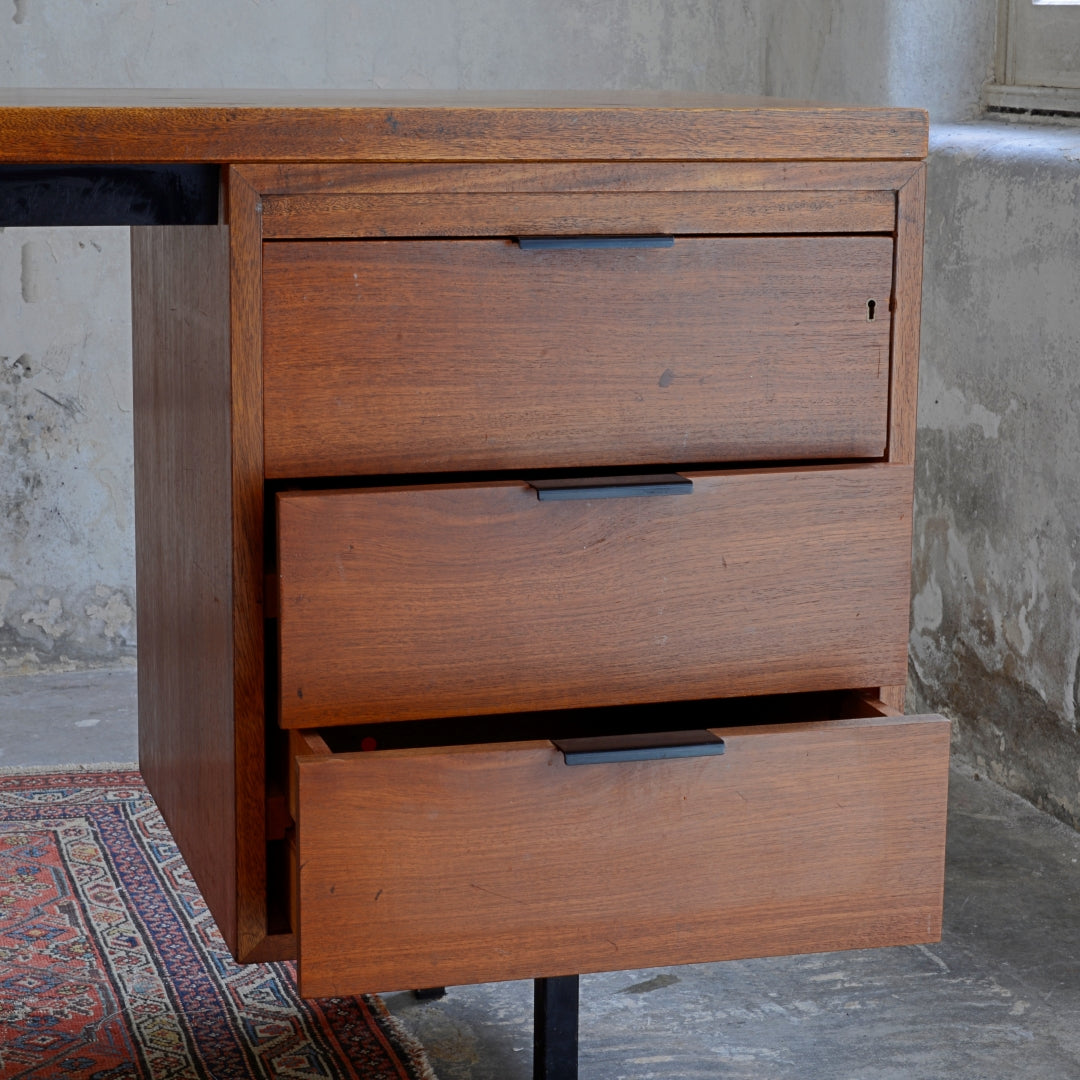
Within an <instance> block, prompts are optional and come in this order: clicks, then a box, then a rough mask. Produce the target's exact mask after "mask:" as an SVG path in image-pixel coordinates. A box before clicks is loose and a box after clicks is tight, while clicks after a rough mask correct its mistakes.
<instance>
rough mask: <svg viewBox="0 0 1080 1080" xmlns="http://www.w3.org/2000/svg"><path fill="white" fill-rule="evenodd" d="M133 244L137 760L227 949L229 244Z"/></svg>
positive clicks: (213, 229) (230, 932) (204, 235)
mask: <svg viewBox="0 0 1080 1080" xmlns="http://www.w3.org/2000/svg"><path fill="white" fill-rule="evenodd" d="M131 246H132V322H133V334H134V399H135V530H136V575H137V577H136V583H137V588H138V632H139V760H140V766H141V768H142V772H143V774H144V776H145V777H146V781H147V784H148V785H149V787H150V790H151V792H152V793H153V795H154V798H155V799H156V801H157V803H158V806H159V807H160V809H161V812H162V814H163V815H164V817H165V821H166V823H167V824H168V826H169V828H170V829H171V830H172V833H173V836H174V838H175V839H176V842H177V844H178V845H179V847H180V850H181V852H182V853H183V856H184V858H185V860H186V861H187V864H188V866H189V868H190V869H191V872H192V875H193V876H194V878H195V881H196V882H197V884H198V886H199V888H200V889H201V890H202V893H203V895H204V897H205V898H206V902H207V904H208V905H209V907H210V910H211V912H212V913H213V915H214V918H215V919H216V921H217V924H218V926H219V927H220V928H221V931H222V933H223V935H224V936H225V939H226V941H227V943H228V945H229V947H230V949H232V950H233V951H234V952H235V951H236V948H237V888H236V878H237V872H236V862H237V839H236V781H235V763H234V740H233V666H234V665H233V617H232V611H233V597H232V594H233V588H232V505H231V500H232V494H231V492H232V485H231V472H230V423H229V410H230V360H229V288H228V269H229V263H228V234H227V231H226V229H225V228H224V227H220V226H183V227H153V228H136V229H133V230H132V245H131Z"/></svg>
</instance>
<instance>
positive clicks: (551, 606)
mask: <svg viewBox="0 0 1080 1080" xmlns="http://www.w3.org/2000/svg"><path fill="white" fill-rule="evenodd" d="M687 475H690V476H691V477H692V478H693V484H694V486H693V492H692V493H691V494H683V495H665V496H654V497H647V498H600V499H582V500H570V501H565V502H562V501H555V502H547V501H543V502H542V501H539V500H538V499H537V494H536V492H535V491H534V490H533V489H532V488H530V487H529V486H528V485H527V484H526V483H524V482H501V483H492V484H481V485H475V486H470V485H444V486H430V487H401V488H373V489H368V490H358V491H351V492H292V493H286V494H282V495H279V497H278V536H279V539H278V557H279V590H280V623H279V631H280V642H281V644H280V650H281V655H280V679H281V708H280V716H281V722H282V724H283V725H284V726H286V727H317V726H322V725H333V724H355V723H364V722H382V721H389V720H409V719H419V718H424V717H441V716H458V715H480V714H490V713H501V712H515V711H525V710H537V709H557V708H571V707H587V706H591V705H603V704H624V703H630V702H646V701H665V700H672V699H692V698H698V697H717V696H735V695H748V694H761V693H788V692H797V691H804V690H828V689H838V688H844V687H853V686H880V685H890V684H895V683H901V682H903V681H904V678H905V676H906V670H907V628H908V578H909V559H910V546H911V531H910V530H911V498H912V470H911V469H910V468H909V467H907V466H893V465H854V466H840V467H834V468H826V467H810V468H803V469H777V470H748V471H733V472H730V473H713V474H687Z"/></svg>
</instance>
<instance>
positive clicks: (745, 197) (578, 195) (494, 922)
mask: <svg viewBox="0 0 1080 1080" xmlns="http://www.w3.org/2000/svg"><path fill="white" fill-rule="evenodd" d="M279 121H280V123H282V124H285V125H286V126H288V125H289V124H292V125H293V129H294V130H295V136H296V137H295V139H294V140H292V141H291V142H290V143H289V144H288V148H287V147H286V143H285V142H284V141H278V142H275V143H274V145H277V146H278V147H279V148H280V149H279V152H278V153H276V154H275V153H269V152H268V151H267V150H266V148H265V146H264V145H263V143H258V145H255V144H254V143H253V144H252V148H251V150H250V152H249V153H247V154H243V155H237V156H232V157H229V158H227V159H223V160H225V162H226V165H227V167H226V168H225V169H224V170H223V193H224V198H223V211H222V220H221V222H220V223H219V224H218V225H217V226H205V227H202V226H199V227H188V226H185V227H182V228H173V227H164V228H158V227H155V228H146V229H136V230H133V239H132V251H133V295H134V302H133V321H134V328H135V398H136V461H137V467H136V493H137V511H136V516H137V552H138V554H137V561H138V565H137V572H138V586H139V601H140V602H139V642H140V687H139V692H140V740H141V747H140V753H141V758H142V764H143V770H144V773H145V775H146V776H147V780H148V782H149V784H150V786H151V790H152V791H153V792H154V795H155V797H156V798H157V800H158V802H159V805H160V806H161V808H162V811H163V813H164V815H165V818H166V820H167V821H168V823H169V825H170V827H171V829H172V830H173V833H174V835H175V836H176V839H177V842H178V844H179V846H180V848H181V850H182V851H183V853H184V855H185V858H186V859H187V861H188V863H189V865H190V867H191V870H192V873H193V875H194V877H195V879H196V881H197V882H198V884H199V886H200V888H201V889H202V891H203V893H204V895H205V897H206V900H207V903H208V905H209V907H210V909H211V911H212V912H213V913H214V916H215V918H216V920H217V921H218V924H219V926H220V927H221V929H222V932H223V934H224V936H225V939H226V941H227V942H228V944H229V947H230V949H231V950H232V951H233V953H234V954H235V955H236V956H237V957H238V958H240V959H241V960H265V959H276V958H296V959H298V961H299V969H300V973H301V976H300V977H301V981H302V987H303V991H304V992H305V993H309V994H324V993H334V994H337V993H352V992H357V991H368V990H373V991H379V990H392V989H400V988H407V987H409V986H411V985H419V984H429V983H436V982H443V981H446V982H453V981H459V980H488V979H502V978H522V977H527V976H539V975H545V974H557V973H565V972H567V971H571V970H575V971H577V970H581V971H584V970H599V969H602V968H605V967H623V966H626V965H627V964H632V965H641V964H653V963H674V962H689V961H694V960H706V959H722V958H724V957H734V956H751V955H759V954H767V953H778V952H786V951H788V952H789V951H801V950H815V949H833V948H848V947H861V946H866V945H885V944H890V943H897V944H898V943H910V942H915V941H928V940H933V939H934V938H935V936H936V935H937V934H938V932H939V929H940V906H941V882H942V869H943V851H944V834H943V830H944V799H945V790H946V766H947V760H948V738H947V725H946V724H945V723H944V722H943V721H942V720H941V719H940V718H936V717H904V716H903V715H902V712H903V683H904V681H905V671H906V641H907V624H908V606H909V595H908V592H909V585H908V580H909V558H910V554H909V553H910V529H911V498H912V475H913V454H914V421H915V392H916V386H917V356H918V327H919V294H920V273H921V245H922V214H923V175H924V173H923V170H924V165H923V158H924V157H925V153H926V119H925V115H924V114H921V113H919V112H917V111H913V110H904V109H881V110H875V109H851V108H843V107H837V108H829V107H816V106H802V105H784V104H782V103H775V102H762V101H755V102H746V101H739V100H737V99H716V100H704V101H702V100H698V101H695V102H694V103H693V104H692V105H685V104H681V103H680V102H678V101H676V100H671V101H668V100H666V99H664V100H656V101H653V102H652V103H646V102H643V101H641V100H640V99H630V98H627V99H625V100H623V101H621V102H601V103H596V102H594V103H592V104H591V105H589V106H588V108H582V107H577V106H574V105H573V104H572V103H568V102H567V101H565V100H562V99H553V100H552V101H551V102H550V104H548V105H546V106H544V107H539V106H536V105H535V103H533V104H532V105H529V106H528V107H525V106H524V105H522V104H521V103H517V104H512V105H511V106H510V107H506V108H500V107H498V106H496V105H495V104H492V103H487V104H484V103H480V104H477V103H476V102H473V101H471V100H470V103H469V104H468V106H467V107H466V106H464V105H461V104H458V105H455V104H453V103H448V104H447V105H446V106H445V107H444V106H440V105H437V104H435V105H433V104H431V103H430V102H427V103H425V102H420V101H418V102H416V103H413V104H411V105H410V104H405V105H403V106H402V107H401V108H399V109H396V110H394V111H392V112H388V111H387V110H386V109H385V108H376V107H371V108H368V107H363V106H356V107H355V108H344V109H331V110H328V111H326V112H325V113H324V112H321V111H319V110H315V111H314V112H309V111H304V110H300V111H299V112H297V113H296V115H295V116H292V117H291V118H284V119H282V118H279ZM314 123H321V124H324V125H325V138H324V139H323V141H322V142H321V143H320V142H319V140H318V138H317V137H316V135H315V133H313V131H312V130H310V125H311V124H314ZM275 130H276V129H275ZM271 142H274V140H271ZM215 145H217V144H215ZM314 145H319V146H321V147H322V150H321V151H319V152H309V150H310V148H311V147H312V146H314ZM343 146H346V147H347V149H346V150H343V149H342V147H343ZM305 148H307V149H305ZM219 160H221V159H219ZM537 239H542V240H544V241H545V242H546V246H540V247H537V245H536V241H537ZM630 240H632V241H633V245H632V246H628V243H627V242H628V241H630ZM628 474H643V475H645V476H648V477H651V476H653V474H664V475H666V476H672V475H673V476H675V477H677V478H678V477H681V478H682V479H683V481H686V480H689V481H690V484H691V488H690V490H689V491H687V492H684V493H682V494H675V495H656V494H652V495H648V496H641V497H614V498H608V497H606V496H601V495H596V494H595V493H593V494H590V495H589V497H586V498H568V499H565V500H561V499H555V500H552V499H550V498H544V499H541V498H539V497H538V491H537V486H540V487H543V484H542V483H541V481H543V482H544V483H546V484H548V485H549V486H550V485H551V484H556V485H558V484H566V485H567V486H568V487H572V486H573V485H574V484H575V483H576V484H579V485H580V484H581V483H584V482H586V481H588V482H589V483H592V484H593V485H594V486H595V487H596V488H597V489H601V488H605V486H612V487H613V486H618V485H620V484H621V483H622V482H623V480H624V479H625V477H626V476H627V475H628ZM578 494H580V492H578ZM823 700H824V701H826V702H827V703H828V704H827V707H825V708H823V707H822V706H821V705H820V702H821V701H823ZM736 703H738V704H737V705H736ZM755 703H758V705H755ZM642 710H644V711H642ZM763 717H767V719H768V722H767V723H765V722H764V721H763ZM598 718H602V719H598ZM623 723H625V724H627V725H632V726H633V727H634V729H635V730H636V731H637V732H638V733H640V732H641V731H642V730H644V729H645V728H656V729H657V730H658V731H661V732H670V731H676V730H681V729H683V728H685V727H687V726H692V727H695V728H698V727H704V728H707V729H709V730H712V731H714V732H715V733H716V734H717V735H718V736H719V737H720V738H722V739H723V740H724V748H725V753H724V754H722V755H720V756H717V757H713V758H707V759H706V758H703V759H700V760H699V759H691V760H689V761H681V760H680V761H674V762H668V761H647V762H640V763H634V764H632V765H627V764H625V763H620V764H617V765H603V766H595V767H594V766H591V765H589V766H569V765H566V764H565V762H564V761H563V757H562V755H561V753H560V751H559V750H558V749H557V748H556V747H555V744H554V743H553V741H552V740H553V739H554V738H555V737H556V736H558V737H560V738H561V737H565V736H568V735H569V736H574V735H587V734H593V733H595V732H594V728H595V727H596V725H597V724H600V725H601V726H603V727H604V731H605V732H606V733H608V734H613V733H616V730H615V729H617V728H618V726H619V725H620V724H623ZM388 731H393V732H395V734H393V735H388V734H387V732H388ZM365 739H366V740H369V742H370V741H371V740H373V741H374V744H375V745H377V746H378V747H379V749H377V750H376V751H375V752H373V753H365V752H360V751H357V750H356V749H355V748H356V747H358V746H360V745H361V744H363V745H368V744H367V743H365V742H364V740H365ZM601 793H604V794H603V795H601ZM684 796H685V798H684ZM418 802H421V803H423V804H424V805H425V807H426V809H427V810H428V811H429V813H427V815H426V816H424V815H418V814H410V807H415V806H416V805H417V803H418ZM421 818H422V820H421ZM410 820H411V821H412V826H410V824H409V823H410ZM652 821H661V822H665V823H666V824H665V825H664V827H663V829H656V830H654V831H652V832H650V830H649V829H648V828H647V825H648V823H649V822H652ZM575 822H577V823H578V824H576V825H575ZM469 830H480V832H481V833H483V835H484V837H485V839H484V840H483V842H482V843H477V844H473V843H472V842H471V841H467V839H466V833H467V832H468V831H469ZM484 830H487V831H486V832H484ZM560 833H561V834H567V836H568V841H567V842H568V843H569V844H570V849H571V850H572V851H573V852H574V855H573V858H574V860H576V862H575V865H576V866H578V867H579V869H576V870H575V871H574V872H573V873H572V874H570V875H569V876H568V877H567V876H565V875H564V876H563V877H560V874H564V869H563V867H562V866H561V864H560V865H556V863H557V860H558V859H559V855H558V852H557V848H556V846H555V845H554V844H553V842H552V841H551V839H550V838H551V836H552V835H553V834H560ZM478 835H479V834H478ZM586 866H591V867H593V869H591V870H586V869H581V867H586ZM425 874H426V875H427V880H428V882H429V884H430V888H427V887H426V886H425V889H427V891H425V889H420V888H419V886H418V885H417V882H418V881H419V880H420V879H421V878H423V877H424V876H425ZM556 880H560V881H562V880H565V882H566V886H565V890H562V889H561V888H556V887H555V885H554V884H553V882H554V881H556ZM601 880H602V881H603V882H604V890H603V895H602V896H601V895H599V893H598V885H597V882H599V881H601ZM672 880H677V881H679V882H680V888H679V889H678V890H675V891H676V892H677V893H678V894H679V895H678V896H677V897H676V898H674V899H673V897H672V892H673V890H672V889H671V882H672ZM485 883H486V885H485ZM474 886H476V887H474ZM481 886H483V888H481ZM485 888H486V889H487V891H486V892H485V891H484V889H485ZM432 889H434V890H435V894H434V899H432V892H431V890H432ZM522 889H525V890H527V891H529V892H530V896H532V897H533V899H531V900H530V901H529V902H528V903H527V904H525V905H522V904H517V903H511V901H508V900H506V897H507V896H515V895H516V894H517V892H518V891H520V890H522ZM552 890H554V892H553V891H552ZM556 892H558V893H560V896H559V898H558V899H559V901H560V903H561V904H562V909H563V912H564V917H563V918H562V919H561V920H560V919H558V918H556V917H555V907H556V896H555V893H556ZM563 892H565V895H563ZM376 897H378V898H377V899H376ZM425 897H426V898H427V899H426V900H425V899H423V898H425ZM500 897H501V899H500ZM425 909H428V910H427V914H425ZM477 913H479V917H478V916H477ZM470 920H473V921H474V923H475V924H474V925H472V926H469V925H467V924H468V923H469V922H470ZM364 926H368V927H370V928H371V932H370V933H369V932H367V931H365V930H364V929H362V928H363V927H364ZM376 928H377V930H376ZM605 928H608V929H610V933H607V932H606V931H605ZM372 933H374V934H375V935H376V936H375V938H373V937H372V936H371V935H372ZM489 941H495V942H498V947H497V948H495V949H489V948H488V947H487V944H488V942H489ZM612 941H614V942H615V946H614V947H613V946H612V944H611V942H612Z"/></svg>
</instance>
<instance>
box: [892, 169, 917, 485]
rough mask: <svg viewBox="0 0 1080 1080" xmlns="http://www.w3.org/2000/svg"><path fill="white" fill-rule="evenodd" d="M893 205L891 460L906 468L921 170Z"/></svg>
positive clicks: (912, 402)
mask: <svg viewBox="0 0 1080 1080" xmlns="http://www.w3.org/2000/svg"><path fill="white" fill-rule="evenodd" d="M897 202H898V205H897V230H896V311H895V312H894V314H893V346H892V369H893V376H892V389H891V395H890V396H891V401H890V408H889V412H890V419H889V460H890V461H896V462H901V463H903V464H910V463H911V462H913V461H914V460H915V425H916V411H917V405H918V399H919V330H920V326H921V312H922V252H923V218H924V216H925V213H926V168H925V166H924V167H923V168H921V169H919V170H918V171H917V172H916V173H915V174H914V175H913V176H912V178H911V179H910V180H909V181H908V183H907V184H905V185H904V187H903V188H902V189H901V190H900V193H899V197H898V200H897Z"/></svg>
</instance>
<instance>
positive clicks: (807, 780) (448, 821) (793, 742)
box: [291, 703, 949, 997]
mask: <svg viewBox="0 0 1080 1080" xmlns="http://www.w3.org/2000/svg"><path fill="white" fill-rule="evenodd" d="M876 708H877V709H878V711H880V712H884V711H885V707H884V706H880V703H878V705H877V706H876ZM874 710H875V707H866V708H864V709H863V711H865V712H873V711H874ZM715 734H717V735H719V736H720V737H721V738H722V739H723V740H724V750H725V752H724V753H723V754H722V756H709V757H689V758H676V759H665V760H646V761H620V762H617V763H602V764H573V765H569V764H567V763H566V761H565V760H564V757H563V755H562V754H561V753H560V751H559V750H558V749H557V748H556V747H555V745H553V744H552V743H551V742H547V741H543V740H536V741H529V742H516V743H488V744H478V745H465V746H450V747H434V748H431V747H428V748H419V749H404V750H381V751H374V752H366V753H340V754H335V753H331V752H330V751H329V750H328V748H327V746H326V744H325V742H323V741H322V739H321V738H320V736H319V735H318V734H316V733H303V734H294V735H293V745H294V750H295V760H294V768H293V777H292V791H291V801H292V811H293V815H294V819H295V821H296V841H295V842H296V850H295V867H294V877H295V898H294V902H295V906H296V912H295V915H296V922H297V931H298V950H299V972H298V974H299V983H300V992H301V994H302V995H304V996H307V997H322V996H330V995H339V994H356V993H369V992H371V993H374V992H380V991H388V990H394V989H407V988H411V987H423V986H444V985H452V984H459V983H469V982H487V981H501V980H506V979H521V978H534V977H539V976H552V975H564V974H568V973H576V972H588V971H604V970H621V969H625V968H635V967H652V966H658V965H668V964H680V963H695V962H702V961H715V960H727V959H736V958H745V957H752V956H768V955H778V954H782V953H800V952H822V951H829V950H834V949H851V948H866V947H871V946H879V945H901V944H912V943H916V942H927V941H934V940H937V938H938V937H939V936H940V930H941V906H942V881H943V864H944V841H945V803H946V793H947V786H948V780H947V773H948V750H949V725H948V723H947V722H946V721H945V720H943V719H942V718H940V717H937V716H917V717H903V716H885V715H872V716H864V717H862V718H859V719H840V720H826V721H815V722H803V723H792V724H769V725H763V726H751V727H735V728H717V729H715Z"/></svg>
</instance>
